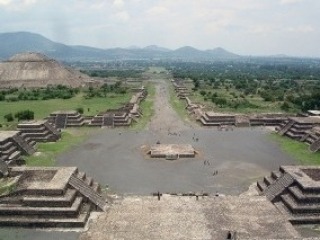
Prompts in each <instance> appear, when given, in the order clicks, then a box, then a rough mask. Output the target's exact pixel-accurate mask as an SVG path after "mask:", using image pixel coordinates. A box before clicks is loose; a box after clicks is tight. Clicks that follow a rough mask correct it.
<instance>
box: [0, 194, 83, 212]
mask: <svg viewBox="0 0 320 240" xmlns="http://www.w3.org/2000/svg"><path fill="white" fill-rule="evenodd" d="M82 200H83V198H82V197H76V199H75V200H74V202H73V203H72V205H71V207H28V206H22V205H14V204H12V205H9V204H1V205H0V216H4V215H38V216H40V215H49V216H52V215H60V216H69V217H70V216H73V217H74V216H76V215H77V214H78V212H79V209H80V207H81V204H82Z"/></svg>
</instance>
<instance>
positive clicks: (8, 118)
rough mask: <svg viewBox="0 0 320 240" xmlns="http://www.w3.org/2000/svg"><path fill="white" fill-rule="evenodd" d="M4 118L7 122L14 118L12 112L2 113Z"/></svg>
mask: <svg viewBox="0 0 320 240" xmlns="http://www.w3.org/2000/svg"><path fill="white" fill-rule="evenodd" d="M4 118H5V119H6V120H7V122H12V121H13V120H14V118H13V115H12V113H8V114H6V115H4Z"/></svg>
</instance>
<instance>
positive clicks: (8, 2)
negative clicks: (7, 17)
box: [0, 0, 11, 6]
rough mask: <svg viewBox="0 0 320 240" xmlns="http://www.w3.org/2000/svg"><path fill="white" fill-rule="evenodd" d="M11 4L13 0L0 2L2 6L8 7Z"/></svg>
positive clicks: (0, 0)
mask: <svg viewBox="0 0 320 240" xmlns="http://www.w3.org/2000/svg"><path fill="white" fill-rule="evenodd" d="M10 3H11V0H0V6H1V5H2V6H7V5H9V4H10Z"/></svg>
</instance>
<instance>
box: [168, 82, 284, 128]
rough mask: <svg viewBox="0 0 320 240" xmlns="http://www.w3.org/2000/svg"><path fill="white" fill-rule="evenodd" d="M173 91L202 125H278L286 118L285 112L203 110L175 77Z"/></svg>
mask: <svg viewBox="0 0 320 240" xmlns="http://www.w3.org/2000/svg"><path fill="white" fill-rule="evenodd" d="M172 84H173V86H174V89H175V92H176V93H177V97H178V98H179V99H182V100H185V101H186V110H187V111H188V113H189V114H190V115H192V116H194V118H195V119H196V120H197V121H198V122H200V124H201V125H203V126H218V127H221V126H236V127H251V126H252V127H254V126H274V127H278V126H280V125H281V124H283V123H284V122H285V121H287V119H288V115H287V114H254V115H244V114H226V113H217V112H213V111H211V110H210V111H207V110H205V107H204V106H202V105H200V104H197V103H193V102H192V101H191V100H190V98H189V96H190V95H191V93H190V91H189V90H188V88H186V87H185V86H184V83H183V81H181V80H180V79H175V80H173V81H172Z"/></svg>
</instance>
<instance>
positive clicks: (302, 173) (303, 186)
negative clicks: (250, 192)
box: [257, 166, 320, 224]
mask: <svg viewBox="0 0 320 240" xmlns="http://www.w3.org/2000/svg"><path fill="white" fill-rule="evenodd" d="M319 182H320V167H316V166H282V167H280V168H279V170H278V171H273V172H271V175H270V176H266V177H265V178H264V179H263V180H261V181H258V182H257V187H258V190H259V191H260V194H261V195H265V196H266V197H267V199H269V201H271V202H272V203H274V205H275V206H276V207H277V208H278V209H279V210H280V211H281V212H282V213H283V214H285V215H286V216H288V218H289V221H290V222H291V223H293V224H319V223H320V184H319Z"/></svg>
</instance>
